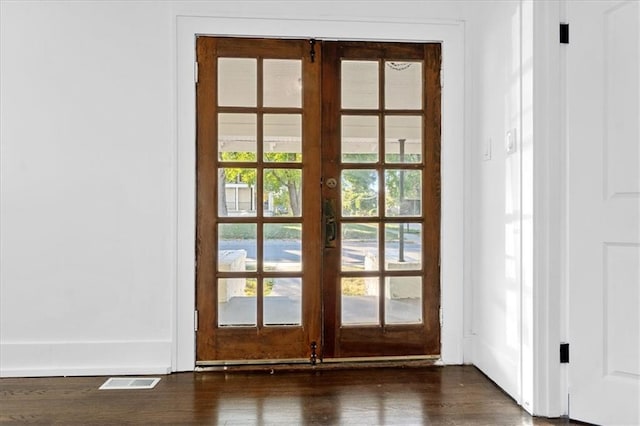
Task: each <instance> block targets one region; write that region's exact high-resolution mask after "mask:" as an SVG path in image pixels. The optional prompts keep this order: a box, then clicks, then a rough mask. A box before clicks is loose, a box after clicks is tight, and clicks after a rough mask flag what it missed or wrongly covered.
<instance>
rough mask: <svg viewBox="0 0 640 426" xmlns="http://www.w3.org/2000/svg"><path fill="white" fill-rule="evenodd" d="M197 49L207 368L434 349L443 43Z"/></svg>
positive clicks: (203, 357)
mask: <svg viewBox="0 0 640 426" xmlns="http://www.w3.org/2000/svg"><path fill="white" fill-rule="evenodd" d="M196 49H197V61H198V70H199V76H198V83H197V231H196V235H197V241H196V259H197V268H196V271H197V273H196V281H197V282H196V293H197V294H196V303H197V307H196V308H197V311H198V330H197V340H196V346H197V350H196V354H197V362H198V364H201V365H206V364H210V363H218V362H232V361H240V360H242V361H246V360H302V359H316V357H317V358H318V359H323V358H343V357H362V356H366V357H378V356H394V355H413V356H416V355H438V354H439V350H440V322H439V306H440V296H439V294H440V282H439V255H440V248H439V247H440V242H439V241H440V240H439V235H440V218H439V212H440V201H439V200H440V194H439V189H440V175H439V164H440V162H439V153H440V81H439V73H440V45H439V44H417V43H415V44H414V43H372V42H320V41H314V40H274V39H243V38H215V37H199V38H198V40H197V46H196Z"/></svg>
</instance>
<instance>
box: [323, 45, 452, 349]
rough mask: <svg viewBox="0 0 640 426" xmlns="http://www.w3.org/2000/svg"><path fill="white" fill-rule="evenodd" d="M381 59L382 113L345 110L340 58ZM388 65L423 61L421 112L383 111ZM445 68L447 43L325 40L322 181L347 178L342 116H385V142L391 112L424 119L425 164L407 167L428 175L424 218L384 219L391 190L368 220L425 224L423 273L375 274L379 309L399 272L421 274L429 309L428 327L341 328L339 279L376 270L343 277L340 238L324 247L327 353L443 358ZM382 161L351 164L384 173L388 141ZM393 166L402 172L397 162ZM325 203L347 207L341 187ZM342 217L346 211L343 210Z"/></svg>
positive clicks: (425, 312) (327, 191)
mask: <svg viewBox="0 0 640 426" xmlns="http://www.w3.org/2000/svg"><path fill="white" fill-rule="evenodd" d="M342 59H348V60H368V61H371V60H377V61H379V70H380V78H379V88H378V92H379V93H380V100H379V108H378V110H371V109H367V110H357V109H354V110H352V109H350V110H342V109H341V101H340V95H341V87H340V84H341V83H340V72H341V71H340V68H341V66H340V61H341V60H342ZM385 60H397V61H407V60H419V61H422V62H423V70H424V71H423V93H424V96H423V105H422V110H420V109H416V110H386V109H384V96H385V95H384V73H385V69H384V61H385ZM440 63H441V46H440V44H437V43H428V44H420V43H377V42H324V43H323V68H322V71H323V76H322V84H323V91H322V107H323V109H322V130H323V134H322V142H323V156H322V159H323V177H324V179H325V180H326V179H327V178H329V177H334V178H336V179H338V180H340V179H339V177H340V175H341V170H342V166H341V155H340V154H341V148H340V144H341V137H340V120H341V115H342V114H349V115H372V114H377V115H378V117H379V118H380V134H379V140H380V141H381V142H382V141H384V130H383V126H384V124H383V121H384V116H387V115H421V116H422V120H423V129H422V140H423V152H422V156H423V159H424V160H423V163H422V164H402V167H403V168H405V169H407V170H412V169H413V170H421V171H422V173H423V185H422V206H423V208H422V216H419V217H410V218H404V217H392V218H390V217H385V216H384V211H383V207H382V206H384V205H385V204H384V203H385V201H384V191H379V197H380V198H379V202H378V205H379V206H380V208H379V210H380V212H379V216H378V217H377V218H375V217H367V218H366V219H365V220H366V221H367V222H370V221H378V222H379V223H380V224H381V226H384V224H385V223H398V222H403V221H412V222H420V223H422V225H423V236H422V238H423V241H422V249H423V263H422V270H421V271H419V272H416V271H393V272H388V271H382V269H383V268H380V269H381V271H380V272H379V273H377V272H376V273H375V274H374V275H376V276H380V277H381V280H380V292H379V294H380V295H381V297H380V301H379V303H380V305H379V312H380V315H381V317H384V309H385V306H384V296H382V295H383V294H384V277H386V276H390V275H395V276H401V275H416V274H420V275H422V278H423V284H422V287H423V288H422V295H423V298H422V303H423V306H422V310H423V323H422V324H416V325H386V324H381V325H380V326H370V325H367V326H362V327H360V326H351V325H350V326H342V325H341V320H340V312H341V306H340V304H341V294H340V280H341V277H343V276H347V275H348V276H367V275H371V274H372V273H370V272H365V271H362V272H348V273H341V271H340V261H341V258H340V256H341V247H340V241H339V240H338V241H337V242H336V246H335V247H330V248H325V249H324V269H323V273H324V278H323V286H324V288H323V296H324V301H323V304H324V315H325V317H324V324H325V326H324V330H325V340H324V351H323V356H324V357H326V358H332V357H339V358H342V357H360V356H398V355H438V354H440V100H441V89H440ZM380 148H381V153H380V161H379V162H378V163H377V164H372V163H364V164H349V165H348V168H349V169H357V168H364V169H373V168H375V169H377V170H378V171H379V173H381V175H382V173H383V171H384V170H385V167H386V165H385V164H384V149H385V147H384V143H381V147H380ZM392 166H393V167H392V168H398V166H399V165H398V164H393V165H392ZM322 191H323V192H322V196H323V199H333V200H335V202H336V205H338V206H339V203H340V198H341V197H340V188H339V187H336V188H333V189H331V188H327V187H326V186H324V187H323V190H322ZM337 210H338V212H340V211H341V208H340V207H338V209H337ZM361 220H363V219H362V218H352V217H347V218H345V217H341V218H340V222H341V223H346V222H359V221H361ZM378 252H379V253H380V257H381V259H383V256H384V242H383V240H382V239H380V241H379V248H378Z"/></svg>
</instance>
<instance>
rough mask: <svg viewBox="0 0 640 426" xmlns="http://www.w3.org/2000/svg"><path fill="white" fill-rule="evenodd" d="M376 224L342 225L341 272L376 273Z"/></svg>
mask: <svg viewBox="0 0 640 426" xmlns="http://www.w3.org/2000/svg"><path fill="white" fill-rule="evenodd" d="M378 269H379V267H378V224H377V223H343V224H342V270H343V271H377V270H378Z"/></svg>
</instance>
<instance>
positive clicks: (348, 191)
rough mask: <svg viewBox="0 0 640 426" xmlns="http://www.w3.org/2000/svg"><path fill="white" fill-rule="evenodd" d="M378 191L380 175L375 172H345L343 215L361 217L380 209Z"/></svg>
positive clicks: (354, 170)
mask: <svg viewBox="0 0 640 426" xmlns="http://www.w3.org/2000/svg"><path fill="white" fill-rule="evenodd" d="M378 190H379V189H378V175H377V173H376V171H375V170H362V169H345V170H343V172H342V211H343V214H346V215H350V216H359V215H367V214H369V213H371V212H373V211H375V210H376V209H377V208H378Z"/></svg>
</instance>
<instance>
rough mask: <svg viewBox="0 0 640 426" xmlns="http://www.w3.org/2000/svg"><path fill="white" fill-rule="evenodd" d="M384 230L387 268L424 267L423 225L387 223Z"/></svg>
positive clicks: (415, 269)
mask: <svg viewBox="0 0 640 426" xmlns="http://www.w3.org/2000/svg"><path fill="white" fill-rule="evenodd" d="M384 231H385V232H384V259H385V270H387V271H399V270H402V271H407V270H411V271H418V270H420V269H422V225H421V224H419V223H387V224H386V225H385V230H384Z"/></svg>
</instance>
